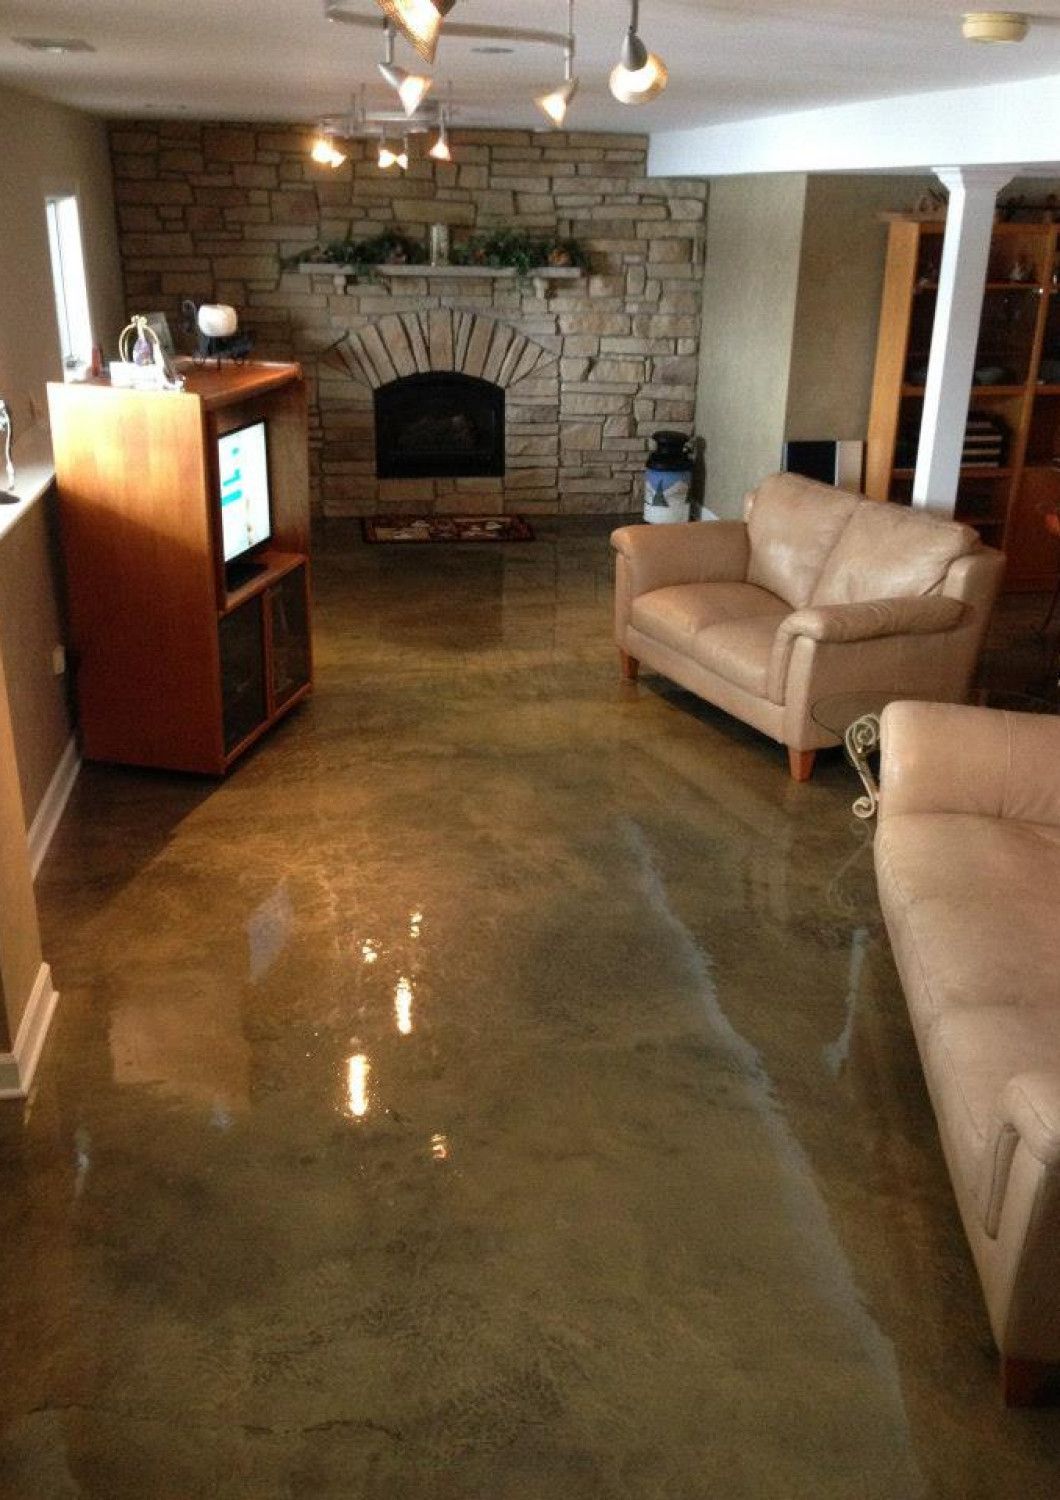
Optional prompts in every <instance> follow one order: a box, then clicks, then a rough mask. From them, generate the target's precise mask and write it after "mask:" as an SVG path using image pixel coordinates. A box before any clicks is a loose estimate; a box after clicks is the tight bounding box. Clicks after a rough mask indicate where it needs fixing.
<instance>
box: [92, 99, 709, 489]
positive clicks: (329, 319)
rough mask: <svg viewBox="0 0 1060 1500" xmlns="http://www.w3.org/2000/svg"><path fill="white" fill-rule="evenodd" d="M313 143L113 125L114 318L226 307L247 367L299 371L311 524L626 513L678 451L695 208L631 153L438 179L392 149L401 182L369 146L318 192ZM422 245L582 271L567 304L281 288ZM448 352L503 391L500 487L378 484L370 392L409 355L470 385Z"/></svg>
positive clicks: (456, 155)
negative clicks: (309, 266)
mask: <svg viewBox="0 0 1060 1500" xmlns="http://www.w3.org/2000/svg"><path fill="white" fill-rule="evenodd" d="M310 139H311V132H310V131H309V130H308V129H307V128H305V127H303V126H292V125H262V124H217V125H210V124H198V123H191V122H187V121H174V122H166V121H148V122H143V123H130V122H128V121H121V122H115V123H114V124H113V125H112V127H111V132H110V142H111V153H112V161H113V167H114V177H115V194H116V198H117V203H118V216H119V229H120V243H121V254H122V262H123V271H124V277H125V290H126V296H127V300H128V307H129V311H130V312H133V311H135V312H142V311H152V310H154V309H160V310H162V311H164V312H165V313H166V314H167V316H168V317H169V318H170V319H171V321H172V322H173V323H174V326H176V323H177V321H178V309H179V304H180V302H181V300H182V299H183V298H185V297H193V298H195V299H196V300H197V301H203V300H209V301H221V302H229V303H231V304H233V305H234V306H235V307H236V308H237V309H238V310H239V313H240V316H241V319H242V323H243V325H244V326H245V327H246V328H248V329H249V330H251V331H252V332H253V333H254V335H255V338H256V341H257V342H256V352H257V353H258V354H260V355H261V356H263V357H267V358H284V359H296V360H299V361H300V362H301V363H302V365H303V367H304V369H305V372H306V376H307V379H308V382H309V389H310V402H311V414H312V416H311V442H312V473H313V481H314V494H315V499H316V501H317V503H318V505H319V507H320V508H321V509H322V510H323V511H324V512H325V513H326V514H328V515H358V514H366V513H370V512H373V511H379V510H401V509H405V510H427V509H432V508H433V509H437V510H440V511H445V510H454V509H462V510H487V509H507V510H510V511H516V510H523V511H534V512H538V513H546V514H547V513H560V514H562V513H584V512H592V511H602V512H630V511H634V510H637V509H639V507H640V504H641V494H642V485H641V479H640V474H641V470H642V468H643V465H644V460H645V456H646V452H647V440H648V437H649V435H650V434H651V432H652V431H654V430H655V429H656V428H659V427H670V428H679V429H684V430H687V431H691V424H692V416H693V410H694V402H695V385H696V373H697V369H698V354H699V347H698V346H699V330H700V293H701V284H702V269H703V254H704V234H705V209H706V184H705V183H703V182H701V181H696V180H664V179H652V178H647V177H645V175H644V174H645V166H646V148H647V143H646V139H645V138H644V137H643V136H633V135H628V136H627V135H611V134H588V133H567V132H555V133H548V134H543V133H542V134H538V133H535V132H529V131H494V130H477V131H473V130H467V131H453V132H452V148H453V160H452V162H451V163H444V162H435V161H433V160H432V159H431V158H430V157H428V156H427V155H426V148H427V145H428V143H429V141H428V138H427V137H424V136H413V137H412V142H411V144H412V153H411V161H410V164H409V169H408V172H407V173H403V172H400V171H399V170H397V169H390V170H388V171H381V170H380V169H379V167H378V166H377V164H376V161H375V150H374V147H373V146H372V144H371V143H369V142H353V143H351V147H350V154H349V159H348V160H347V161H346V163H345V164H344V165H343V166H342V167H340V168H338V169H337V170H332V169H331V168H328V167H321V166H318V165H316V164H315V163H313V162H312V161H311V160H310V159H309V154H308V148H309V142H310ZM437 223H445V224H448V225H449V226H450V232H451V235H452V237H453V238H454V240H456V239H459V238H460V237H461V236H464V235H470V234H473V233H478V232H481V231H483V230H488V229H491V228H496V227H501V226H513V227H516V228H519V229H526V230H531V231H533V232H541V233H542V234H543V235H544V234H548V235H553V234H556V235H560V236H562V237H573V238H575V239H577V240H578V241H579V242H580V243H581V244H582V246H583V247H584V248H585V250H586V252H587V254H588V256H589V269H588V272H587V273H586V275H585V276H583V277H582V278H581V279H579V280H577V281H574V282H571V281H552V282H550V281H543V280H535V279H534V278H533V277H527V278H523V279H518V278H516V279H491V278H488V277H486V276H482V277H472V278H461V279H459V280H458V279H450V278H446V277H441V276H435V275H432V274H431V273H430V270H429V268H428V267H425V268H424V271H423V274H422V275H416V276H415V277H403V278H400V279H398V278H393V279H388V278H387V277H386V276H385V275H383V276H379V277H378V278H373V279H369V280H360V281H358V280H354V279H352V278H351V279H346V278H336V277H334V276H332V275H331V274H315V275H307V274H305V273H303V272H302V271H300V270H298V269H296V268H294V267H293V266H292V264H291V262H292V259H293V258H294V257H296V256H297V255H298V254H299V252H301V251H304V250H307V249H309V248H310V247H312V246H313V245H315V244H317V243H321V242H323V243H326V242H327V241H329V240H338V239H345V238H353V239H360V238H367V237H369V236H372V235H376V234H378V233H380V231H382V230H383V229H386V228H395V229H400V230H402V231H404V232H405V233H407V234H409V235H410V236H413V237H422V238H423V239H424V242H426V237H427V234H428V230H429V226H430V225H432V224H437ZM472 335H474V337H475V341H474V342H473V343H472V342H471V340H472ZM336 340H341V341H342V342H341V343H340V344H339V346H338V347H336ZM461 341H463V345H462V358H463V359H464V361H465V363H464V364H463V365H455V364H454V362H455V360H456V356H457V351H458V350H459V349H461ZM483 341H486V342H485V343H483ZM421 345H422V348H423V350H424V351H425V355H420V354H419V353H418V350H419V348H420V346H421ZM469 346H470V348H471V354H470V359H471V363H472V364H476V363H477V362H478V359H479V357H480V354H481V359H482V364H483V367H484V368H485V369H487V370H488V369H489V368H491V367H492V365H493V364H495V365H496V368H497V371H498V372H501V371H502V370H503V371H504V379H502V380H501V381H500V383H502V384H507V386H508V407H507V434H506V435H507V458H506V464H507V472H506V474H505V476H504V478H502V479H451V480H427V481H403V480H389V481H381V480H379V479H377V478H376V474H375V453H374V423H373V407H372V389H373V387H374V386H375V385H378V384H380V383H381V381H382V380H383V379H384V378H387V371H388V370H389V369H390V368H391V367H393V368H394V370H395V372H396V373H401V369H400V362H401V361H402V360H404V359H405V358H406V355H405V350H406V348H408V349H410V350H411V351H412V354H411V358H412V364H411V365H410V370H411V369H424V368H454V367H457V368H467V369H471V364H468V363H467V360H468V358H469V355H468V349H469ZM514 350H518V353H514V352H513V351H514ZM527 351H537V352H536V354H534V355H533V357H532V358H531V353H529V352H527ZM424 359H426V363H425V362H424ZM517 371H519V372H521V373H519V374H518V379H517V380H516V379H513V378H512V377H513V376H515V374H516V372H517Z"/></svg>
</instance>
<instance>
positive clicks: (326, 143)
mask: <svg viewBox="0 0 1060 1500" xmlns="http://www.w3.org/2000/svg"><path fill="white" fill-rule="evenodd" d="M309 154H310V156H311V157H312V158H313V160H314V161H315V162H317V163H319V165H320V166H322V167H333V168H334V167H341V166H342V164H343V162H344V161H345V160H346V154H345V152H343V151H340V150H339V148H338V146H336V144H335V132H334V131H333V130H332V129H331V127H330V126H329V125H322V126H321V127H320V129H319V130H318V131H317V133H316V136H315V137H314V139H313V144H312V146H310V148H309Z"/></svg>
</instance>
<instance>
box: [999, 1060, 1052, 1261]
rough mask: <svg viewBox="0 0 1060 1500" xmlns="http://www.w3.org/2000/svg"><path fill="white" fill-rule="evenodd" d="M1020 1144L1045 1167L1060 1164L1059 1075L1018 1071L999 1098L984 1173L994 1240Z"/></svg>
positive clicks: (1050, 1168) (1049, 1167)
mask: <svg viewBox="0 0 1060 1500" xmlns="http://www.w3.org/2000/svg"><path fill="white" fill-rule="evenodd" d="M1020 1142H1022V1143H1023V1146H1024V1147H1025V1149H1026V1150H1027V1151H1028V1152H1030V1154H1031V1156H1033V1157H1034V1158H1035V1160H1036V1161H1039V1162H1041V1164H1042V1166H1043V1167H1046V1168H1047V1169H1049V1170H1050V1171H1056V1169H1057V1168H1058V1167H1060V1075H1057V1074H1055V1073H1019V1074H1017V1076H1016V1077H1015V1078H1010V1079H1009V1081H1008V1083H1007V1084H1006V1085H1005V1087H1004V1088H1003V1089H1002V1090H1001V1093H1000V1095H999V1096H998V1099H997V1103H996V1104H995V1106H994V1117H993V1121H992V1125H991V1136H990V1139H989V1140H988V1141H987V1143H986V1149H985V1151H984V1153H983V1164H982V1168H981V1170H980V1175H979V1210H980V1213H981V1214H982V1217H983V1227H984V1229H985V1230H986V1232H987V1234H988V1235H989V1236H990V1238H991V1239H996V1238H997V1233H998V1227H999V1225H1000V1223H1001V1212H1002V1209H1003V1207H1004V1203H1005V1193H1006V1190H1007V1188H1008V1181H1009V1173H1010V1171H1011V1169H1012V1159H1013V1157H1014V1156H1015V1154H1016V1147H1017V1146H1018V1145H1019V1144H1020Z"/></svg>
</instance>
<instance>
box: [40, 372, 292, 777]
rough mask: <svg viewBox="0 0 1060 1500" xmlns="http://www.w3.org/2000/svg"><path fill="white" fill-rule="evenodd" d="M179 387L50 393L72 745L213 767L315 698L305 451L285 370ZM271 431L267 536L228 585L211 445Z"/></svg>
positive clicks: (73, 388) (98, 756)
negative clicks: (247, 568)
mask: <svg viewBox="0 0 1060 1500" xmlns="http://www.w3.org/2000/svg"><path fill="white" fill-rule="evenodd" d="M183 373H185V374H186V376H187V383H186V387H185V389H184V390H183V391H179V392H178V391H133V390H125V389H118V388H116V387H113V386H111V385H110V383H109V381H106V380H90V381H85V382H83V383H78V384H69V385H61V384H59V383H57V382H56V383H53V384H51V385H49V387H48V404H49V407H50V409H51V428H52V445H53V449H54V453H55V472H56V482H57V488H58V495H59V526H60V537H61V541H62V552H63V564H64V568H65V572H66V582H67V601H68V607H69V616H70V644H71V648H72V652H71V661H72V666H73V672H74V682H75V689H76V694H77V704H78V718H79V727H80V733H81V742H82V752H83V754H84V755H85V757H86V758H87V759H89V760H100V761H116V762H120V763H123V764H126V765H136V766H156V767H159V768H163V769H166V770H173V771H198V772H204V773H207V774H211V775H222V774H223V773H224V772H225V771H227V769H228V767H229V766H230V765H231V764H232V762H233V761H234V760H236V759H237V757H238V756H240V755H241V754H242V753H243V751H244V750H246V749H247V748H248V747H249V746H250V745H252V744H253V743H254V741H255V740H256V739H258V738H259V737H260V736H261V735H262V734H264V733H265V731H266V730H267V729H269V728H270V727H271V726H272V725H273V724H275V723H276V721H277V720H278V719H280V718H282V716H283V715H284V714H286V713H288V712H289V711H290V710H291V709H292V708H293V707H294V706H295V704H296V703H299V702H300V701H301V700H302V699H303V698H304V697H305V696H306V695H307V693H309V691H310V689H311V685H312V652H311V641H310V596H309V555H308V554H309V471H308V465H309V442H308V423H307V416H306V395H305V385H304V383H303V380H302V372H301V370H300V368H299V367H298V365H294V364H267V363H254V364H247V365H238V366H224V367H222V368H221V369H220V370H216V369H213V368H209V369H197V368H190V369H188V370H186V371H184V372H183ZM258 420H264V421H265V422H266V424H267V426H266V432H267V445H268V461H269V478H270V491H271V499H272V537H271V540H270V542H269V543H268V545H267V546H266V548H265V549H264V550H263V551H261V552H260V553H258V554H256V555H255V560H256V561H257V562H258V563H260V564H262V565H263V566H261V567H260V568H259V569H257V570H255V571H254V572H253V574H252V576H248V577H247V578H246V580H245V581H243V580H241V581H240V582H239V584H238V586H233V587H229V583H228V581H226V575H225V567H224V562H223V556H222V549H221V509H220V495H219V480H218V474H217V438H218V436H219V435H221V434H223V433H225V432H229V431H231V430H232V429H234V428H236V427H242V426H244V425H246V423H248V422H254V421H258Z"/></svg>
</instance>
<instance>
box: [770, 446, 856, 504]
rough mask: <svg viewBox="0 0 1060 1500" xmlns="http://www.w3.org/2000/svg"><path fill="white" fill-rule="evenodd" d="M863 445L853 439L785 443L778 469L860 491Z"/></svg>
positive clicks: (841, 487)
mask: <svg viewBox="0 0 1060 1500" xmlns="http://www.w3.org/2000/svg"><path fill="white" fill-rule="evenodd" d="M863 453H864V444H863V443H860V442H857V441H856V440H847V439H842V440H840V439H837V438H822V439H818V440H814V441H809V442H797V443H785V444H784V454H783V460H782V463H781V467H782V468H783V470H784V472H785V473H787V474H802V475H803V476H804V477H805V478H806V479H818V480H820V482H821V483H822V484H834V485H838V486H839V488H840V489H841V490H852V491H853V492H854V493H855V494H857V493H859V492H860V490H861V478H862V472H861V471H862V462H863Z"/></svg>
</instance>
